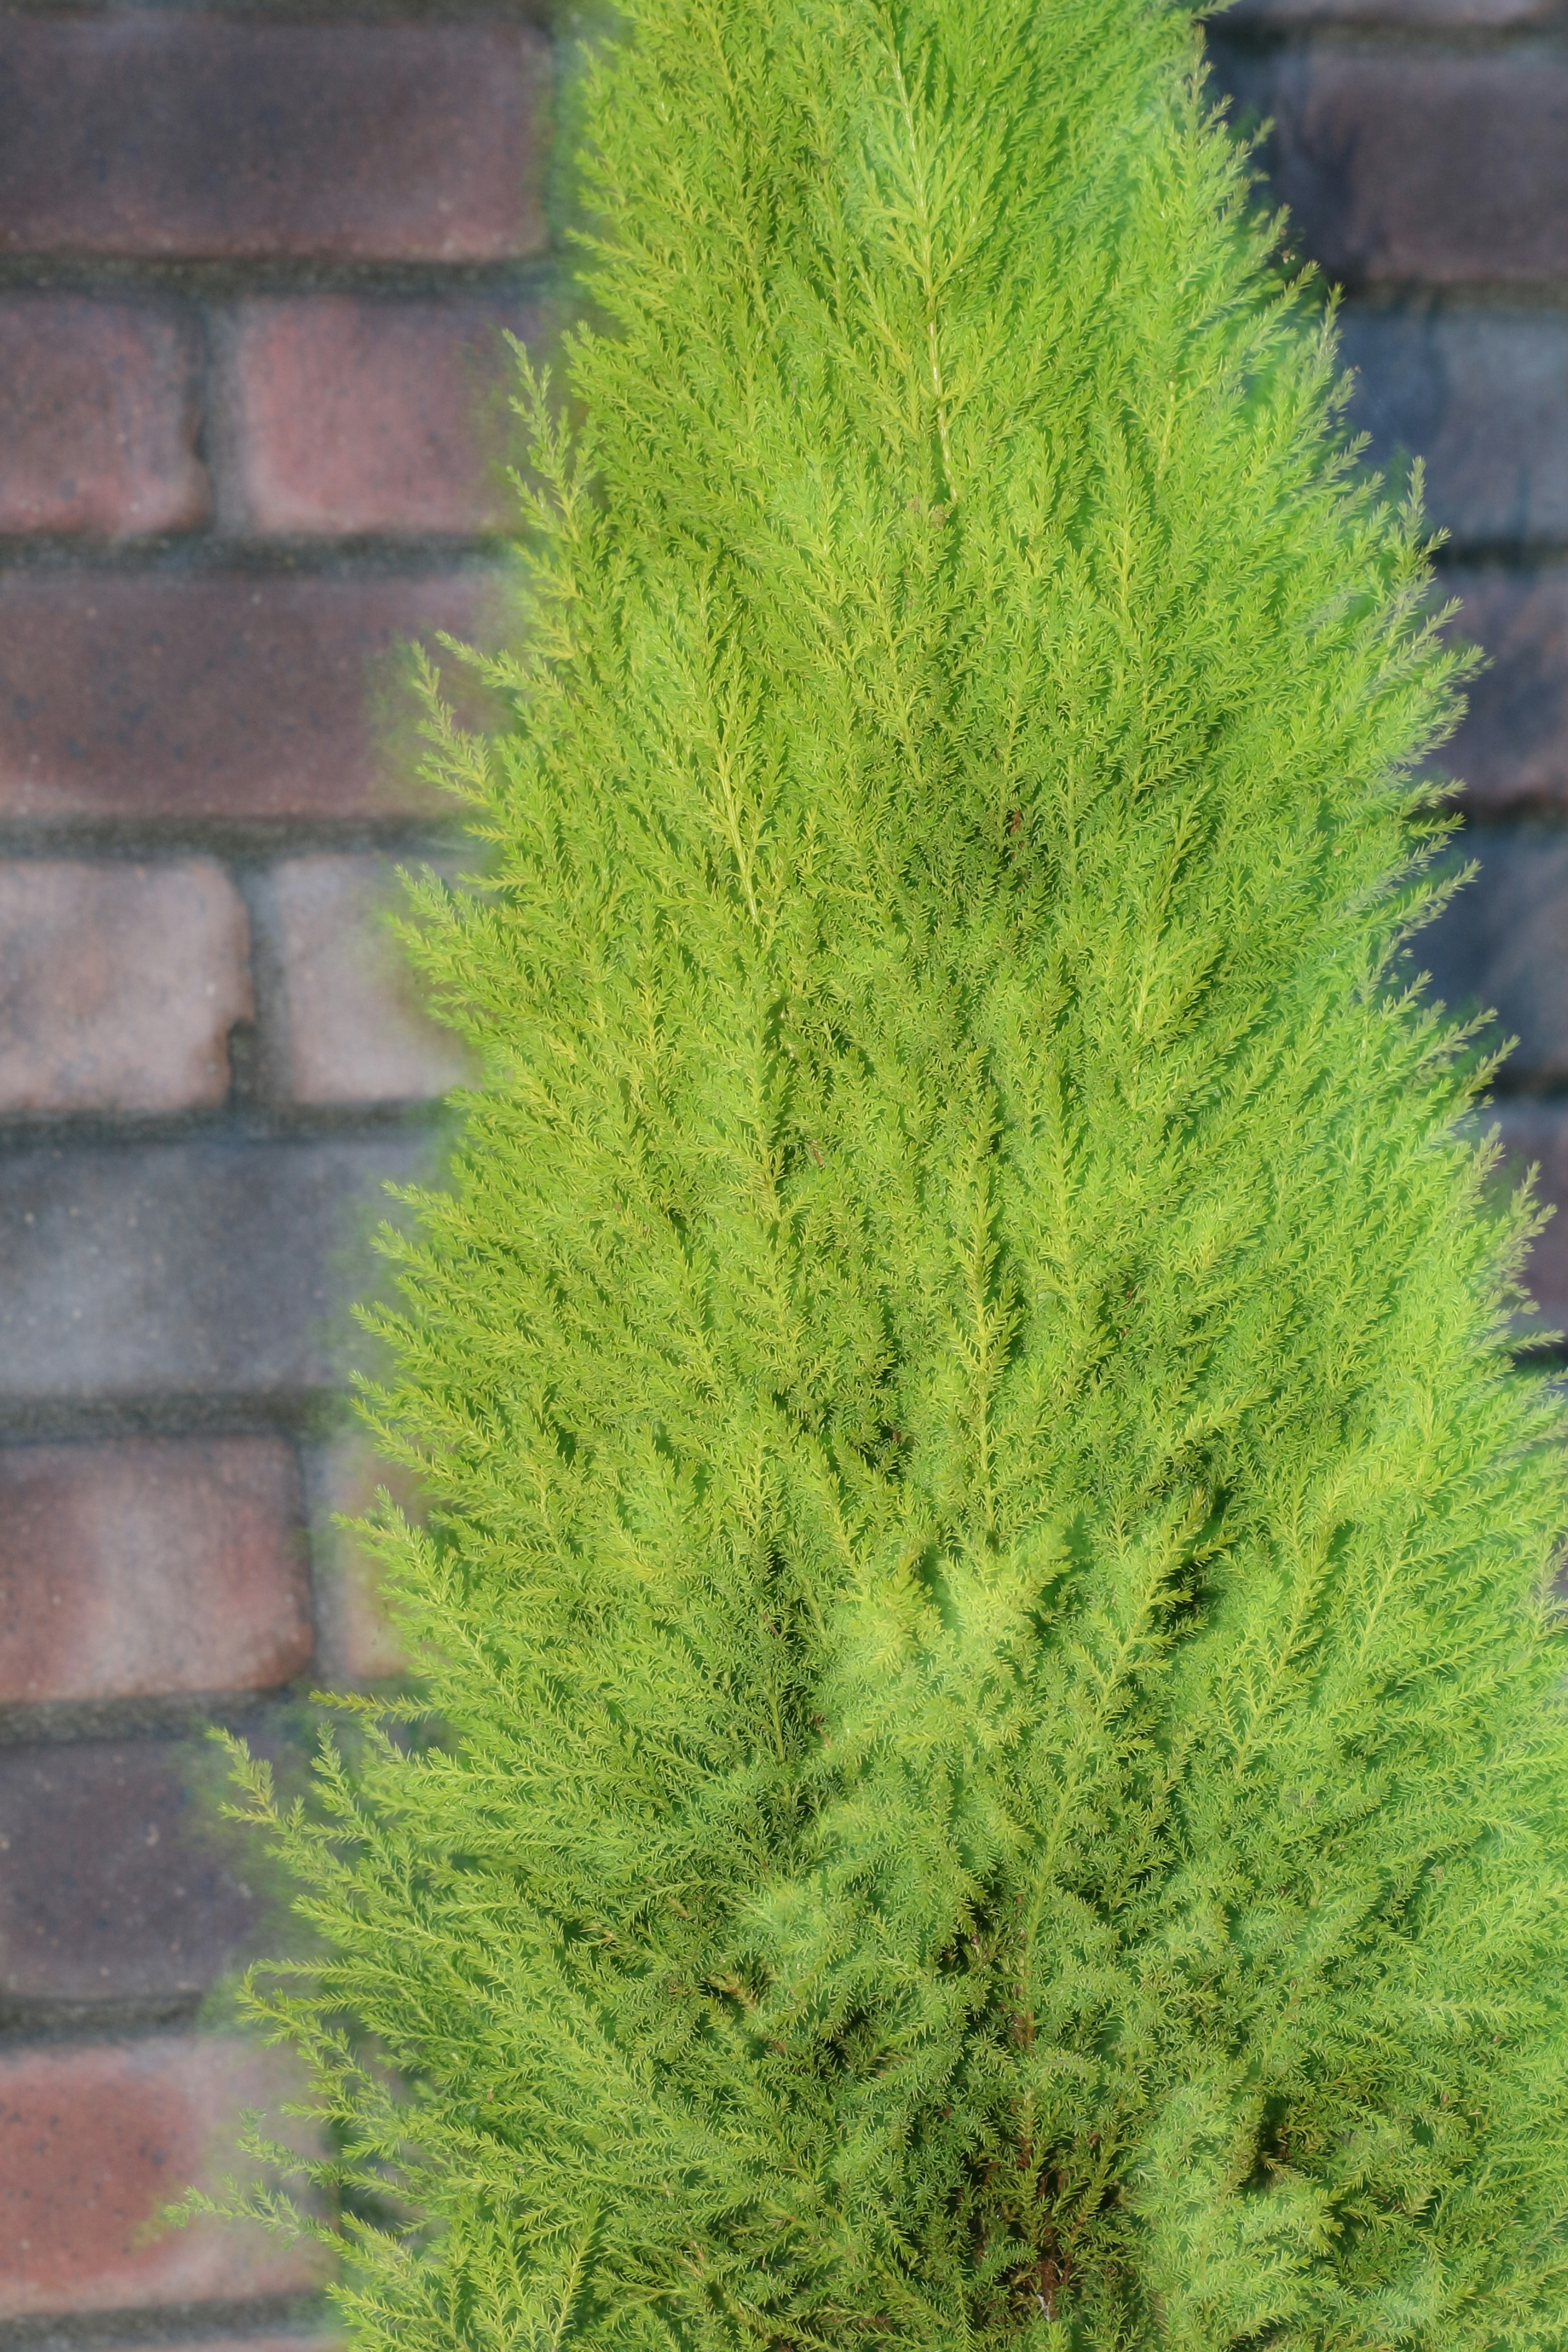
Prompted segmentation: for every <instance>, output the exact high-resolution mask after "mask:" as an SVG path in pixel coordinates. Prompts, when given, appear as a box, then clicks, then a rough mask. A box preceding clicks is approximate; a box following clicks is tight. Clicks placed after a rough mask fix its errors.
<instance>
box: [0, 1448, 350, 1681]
mask: <svg viewBox="0 0 1568 2352" xmlns="http://www.w3.org/2000/svg"><path fill="white" fill-rule="evenodd" d="M300 1522H301V1498H300V1476H299V1468H298V1465H297V1463H296V1460H295V1456H294V1450H293V1448H292V1446H290V1445H289V1444H286V1443H284V1441H283V1440H281V1439H279V1438H272V1437H216V1438H152V1437H149V1438H119V1439H110V1440H107V1441H103V1442H100V1443H96V1444H85V1443H84V1444H58V1445H10V1446H4V1447H0V1705H14V1704H16V1703H18V1702H23V1701H26V1702H38V1701H42V1700H47V1699H103V1698H141V1697H147V1696H153V1695H155V1694H158V1693H173V1692H179V1691H247V1690H267V1689H270V1688H272V1687H275V1686H276V1685H279V1684H280V1683H285V1682H287V1681H289V1679H290V1677H291V1676H293V1675H297V1674H299V1673H300V1672H301V1671H302V1670H303V1668H304V1666H305V1665H306V1664H307V1663H308V1662H309V1659H310V1648H311V1628H310V1590H309V1585H308V1582H307V1579H306V1574H305V1564H304V1558H303V1550H302V1546H301V1542H300V1536H301V1525H300Z"/></svg>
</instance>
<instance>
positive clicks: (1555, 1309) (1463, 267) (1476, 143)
mask: <svg viewBox="0 0 1568 2352" xmlns="http://www.w3.org/2000/svg"><path fill="white" fill-rule="evenodd" d="M1213 47H1214V52H1215V62H1216V66H1217V69H1218V72H1219V74H1220V78H1221V79H1222V81H1223V82H1224V83H1225V85H1226V87H1227V88H1228V89H1229V91H1230V92H1231V94H1232V97H1233V100H1234V102H1235V105H1236V107H1237V110H1239V111H1240V112H1241V113H1242V115H1243V116H1244V117H1248V116H1249V117H1250V118H1251V119H1252V120H1254V121H1258V120H1271V121H1272V122H1273V124H1274V131H1273V135H1272V138H1271V140H1270V142H1269V145H1268V149H1267V151H1266V156H1267V161H1268V165H1269V168H1270V172H1271V175H1272V185H1273V189H1274V192H1275V194H1277V196H1278V197H1279V198H1280V199H1281V200H1282V201H1283V202H1284V203H1285V204H1287V205H1289V207H1290V211H1291V214H1292V215H1293V219H1294V222H1295V229H1296V236H1295V238H1294V242H1295V243H1296V244H1297V246H1298V247H1299V249H1300V250H1301V251H1303V252H1305V253H1307V254H1310V255H1311V256H1312V257H1314V258H1315V259H1317V260H1318V261H1319V262H1320V263H1321V266H1322V268H1323V269H1324V271H1325V273H1326V274H1327V275H1328V277H1329V278H1331V279H1332V280H1334V281H1336V282H1337V283H1339V284H1340V285H1342V287H1343V288H1344V289H1345V292H1346V297H1347V299H1346V305H1345V310H1344V314H1343V315H1344V347H1345V357H1346V359H1347V361H1348V362H1350V363H1351V364H1352V365H1353V366H1354V367H1355V368H1356V370H1357V371H1358V388H1357V396H1356V404H1355V408H1354V412H1353V414H1354V415H1355V418H1356V421H1357V422H1358V424H1359V425H1360V426H1361V427H1362V429H1363V430H1364V431H1365V432H1366V433H1368V434H1369V435H1370V436H1371V440H1372V455H1373V457H1374V458H1376V459H1377V460H1378V461H1380V462H1384V461H1387V460H1388V459H1390V458H1395V459H1396V460H1397V459H1398V458H1399V457H1400V455H1401V453H1409V452H1412V451H1414V452H1418V453H1420V454H1421V455H1422V456H1423V457H1424V458H1425V460H1426V494H1427V506H1428V509H1429V511H1430V513H1431V515H1432V517H1433V520H1435V521H1436V522H1437V523H1438V524H1440V525H1442V526H1443V528H1444V529H1445V530H1447V532H1448V534H1449V539H1448V544H1447V547H1446V549H1445V550H1444V552H1443V557H1442V566H1443V574H1444V579H1445V583H1446V584H1447V587H1448V588H1449V589H1450V590H1451V591H1452V593H1454V594H1455V595H1457V596H1458V597H1459V598H1460V599H1461V600H1462V604H1463V612H1462V614H1461V617H1460V620H1459V623H1458V627H1459V629H1460V631H1461V632H1462V633H1463V634H1464V635H1467V636H1469V637H1471V638H1472V639H1474V640H1476V641H1479V644H1480V645H1481V646H1483V647H1484V648H1485V650H1486V652H1487V654H1488V656H1489V661H1490V667H1489V670H1488V671H1487V672H1486V674H1485V675H1484V676H1483V677H1480V678H1479V680H1478V681H1477V683H1476V684H1475V686H1474V687H1473V688H1472V689H1471V698H1470V699H1471V710H1470V716H1469V718H1468V720H1467V721H1466V724H1465V726H1464V728H1463V730H1462V731H1461V733H1460V735H1459V737H1458V740H1457V741H1456V742H1455V743H1454V744H1453V745H1452V746H1451V747H1449V749H1448V750H1447V751H1445V752H1444V754H1443V755H1442V758H1443V762H1444V765H1445V766H1446V768H1447V772H1450V773H1452V774H1455V775H1458V776H1462V777H1463V778H1464V779H1465V780H1466V782H1467V785H1468V792H1467V795H1466V800H1465V803H1464V806H1465V809H1466V814H1467V835H1466V840H1465V844H1464V846H1465V848H1466V850H1467V852H1468V855H1470V856H1474V857H1476V858H1477V859H1479V863H1480V868H1481V871H1480V875H1479V879H1478V880H1477V881H1476V882H1475V883H1474V884H1472V885H1471V887H1469V888H1468V890H1467V891H1466V892H1464V893H1463V895H1462V896H1461V897H1460V898H1458V900H1457V901H1456V902H1455V904H1454V906H1453V908H1451V910H1450V911H1449V912H1448V913H1447V915H1446V916H1445V917H1444V918H1443V919H1442V921H1441V922H1440V923H1439V924H1438V925H1437V926H1436V928H1435V929H1433V930H1432V931H1430V932H1428V933H1426V935H1425V936H1424V938H1423V939H1422V940H1420V941H1418V943H1417V945H1416V949H1415V961H1416V963H1417V964H1418V965H1419V966H1420V967H1421V968H1423V969H1426V970H1429V971H1431V972H1432V974H1433V976H1434V981H1435V983H1436V988H1437V989H1438V991H1439V992H1440V993H1441V994H1442V995H1443V997H1444V998H1445V1000H1446V1001H1447V1003H1450V1004H1452V1005H1454V1006H1456V1007H1461V1006H1462V1007H1465V1008H1466V1009H1473V1008H1475V1007H1477V1006H1483V1007H1484V1006H1490V1007H1493V1008H1495V1009H1496V1010H1497V1012H1498V1013H1499V1014H1500V1020H1501V1024H1502V1026H1503V1029H1504V1030H1505V1031H1506V1032H1508V1033H1510V1034H1515V1035H1517V1036H1518V1038H1519V1041H1520V1042H1519V1045H1518V1048H1517V1050H1516V1052H1515V1053H1514V1054H1513V1055H1512V1056H1511V1058H1510V1062H1509V1063H1508V1065H1507V1066H1506V1067H1505V1070H1504V1072H1503V1075H1502V1081H1501V1084H1500V1087H1499V1090H1498V1093H1499V1101H1498V1114H1499V1119H1500V1125H1501V1127H1502V1129H1503V1132H1504V1136H1505V1138H1506V1139H1507V1141H1508V1143H1509V1145H1510V1149H1511V1150H1513V1151H1514V1152H1515V1153H1517V1154H1518V1155H1519V1156H1520V1157H1521V1159H1527V1160H1538V1161H1539V1162H1540V1164H1541V1167H1542V1174H1543V1181H1544V1189H1545V1191H1546V1192H1548V1194H1549V1195H1552V1196H1553V1197H1554V1198H1556V1199H1558V1200H1560V1201H1563V1202H1564V1203H1565V1204H1568V1115H1565V1114H1568V1099H1565V1095H1568V12H1565V11H1564V9H1563V6H1562V5H1557V4H1556V0H1240V5H1238V6H1237V8H1236V9H1235V10H1234V11H1233V12H1232V13H1231V14H1230V15H1228V16H1224V17H1221V18H1220V19H1219V20H1218V21H1217V24H1216V26H1215V30H1214V35H1213ZM1532 1283H1533V1287H1534V1289H1535V1291H1536V1294H1537V1297H1538V1298H1539V1300H1540V1302H1541V1305H1542V1308H1543V1311H1544V1313H1545V1314H1546V1316H1547V1318H1549V1319H1550V1320H1551V1321H1552V1323H1554V1324H1558V1325H1563V1324H1568V1215H1562V1216H1559V1217H1558V1218H1556V1219H1555V1220H1554V1222H1553V1223H1552V1224H1551V1225H1550V1226H1549V1227H1548V1228H1547V1231H1546V1234H1545V1235H1544V1237H1543V1238H1542V1241H1541V1242H1540V1243H1539V1244H1538V1245H1537V1248H1536V1252H1535V1256H1534V1260H1533V1265H1532Z"/></svg>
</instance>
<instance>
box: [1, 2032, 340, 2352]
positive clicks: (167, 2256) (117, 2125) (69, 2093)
mask: <svg viewBox="0 0 1568 2352" xmlns="http://www.w3.org/2000/svg"><path fill="white" fill-rule="evenodd" d="M288 2086H289V2074H288V2073H287V2071H286V2069H285V2068H284V2067H283V2066H282V2065H281V2064H280V2063H279V2061H278V2060H277V2059H276V2058H275V2057H274V2056H272V2055H271V2054H269V2053H263V2052H260V2051H258V2050H255V2049H252V2048H250V2047H249V2046H247V2044H245V2043H242V2042H236V2041H233V2040H229V2039H227V2038H221V2039H220V2038H218V2037H216V2036H215V2037H213V2038H211V2039H207V2038H205V2037H198V2036H195V2035H188V2034H170V2035H157V2036H153V2037H150V2038H149V2039H147V2040H144V2041H136V2042H128V2043H124V2044H111V2043H89V2044H86V2045H84V2046H78V2047H76V2048H69V2047H64V2048H62V2047H53V2048H50V2047H40V2048H35V2049H31V2050H21V2051H17V2052H16V2053H14V2054H12V2055H10V2056H7V2057H5V2058H0V2318H6V2319H13V2318H22V2317H25V2316H26V2315H32V2314H38V2315H44V2314H48V2313H54V2312H72V2311H119V2310H132V2309H135V2308H137V2307H144V2306H145V2305H149V2304H162V2303H185V2302H204V2301H205V2302H211V2301H216V2300H218V2299H220V2298H224V2297H227V2296H238V2295H247V2294H294V2293H298V2292H300V2290H302V2289H305V2288H308V2287H310V2286H312V2285H315V2284H318V2283H319V2282H320V2280H321V2276H322V2262H321V2254H320V2252H319V2251H318V2250H317V2249H315V2248H312V2247H310V2246H308V2245H305V2244H301V2243H294V2244H290V2243H289V2242H288V2241H287V2240H284V2239H280V2238H278V2237H275V2236H274V2235H272V2233H271V2232H269V2231H262V2230H259V2229H258V2228H256V2227H254V2226H252V2225H250V2224H243V2223H242V2224H235V2223H230V2222H211V2221H204V2222H200V2223H197V2224H195V2226H193V2227H192V2228H190V2229H188V2230H163V2231H153V2230H150V2229H149V2227H148V2225H149V2224H152V2223H155V2221H156V2219H157V2217H158V2215H159V2214H160V2213H161V2211H162V2210H163V2207H164V2206H165V2205H166V2204H167V2203H168V2201H169V2200H170V2199H172V2198H174V2197H176V2196H178V2195H179V2194H180V2193H181V2191H182V2190H183V2189H185V2188H187V2187H189V2186H191V2185H192V2184H193V2183H196V2182H201V2181H210V2182H213V2183H216V2181H218V2180H221V2179H223V2178H224V2176H225V2174H226V2173H228V2172H236V2171H243V2169H244V2168H243V2167H242V2166H240V2165H238V2164H237V2163H236V2162H235V2160H234V2158H233V2147H234V2141H235V2137H236V2135H237V2130H238V2127H239V2119H240V2116H241V2114H242V2111H243V2110H244V2109H245V2108H247V2107H252V2106H254V2107H261V2108H265V2109H267V2110H268V2111H269V2116H270V2113H272V2112H275V2111H276V2108H277V2105H278V2103H279V2097H280V2096H282V2095H288ZM269 2127H271V2128H275V2131H276V2137H279V2138H280V2139H286V2140H288V2139H292V2138H293V2137H295V2131H296V2130H297V2126H292V2127H291V2126H289V2125H288V2123H287V2122H284V2121H280V2122H279V2124H278V2125H277V2126H270V2120H269Z"/></svg>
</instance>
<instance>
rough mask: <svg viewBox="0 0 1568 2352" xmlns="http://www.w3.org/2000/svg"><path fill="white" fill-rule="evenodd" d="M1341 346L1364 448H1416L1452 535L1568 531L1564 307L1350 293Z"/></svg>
mask: <svg viewBox="0 0 1568 2352" xmlns="http://www.w3.org/2000/svg"><path fill="white" fill-rule="evenodd" d="M1341 348H1342V352H1343V355H1344V359H1345V362H1346V364H1347V365H1348V366H1351V367H1353V368H1354V369H1355V370H1356V373H1357V384H1356V396H1355V404H1354V407H1353V409H1352V416H1353V418H1354V422H1355V423H1356V425H1358V426H1359V427H1360V428H1361V429H1362V430H1363V431H1364V432H1366V433H1368V434H1369V435H1370V436H1371V440H1372V446H1371V448H1370V450H1369V452H1368V456H1369V458H1370V459H1371V461H1372V462H1373V464H1376V465H1384V464H1386V462H1387V461H1388V459H1389V458H1390V457H1391V456H1393V455H1394V452H1395V451H1403V452H1405V454H1406V455H1407V456H1416V457H1421V458H1423V459H1424V460H1425V463H1426V506H1427V511H1428V512H1429V514H1430V515H1431V518H1432V520H1433V521H1434V522H1435V523H1437V524H1439V525H1441V527H1442V528H1443V529H1444V530H1447V531H1448V532H1449V533H1450V534H1451V536H1452V537H1453V539H1454V540H1455V541H1457V542H1458V544H1459V545H1461V546H1463V545H1467V544H1468V545H1469V546H1480V545H1487V544H1491V545H1496V544H1498V543H1500V542H1508V543H1510V544H1515V545H1518V544H1523V543H1528V542H1529V541H1538V542H1541V541H1544V542H1548V543H1556V544H1559V545H1560V544H1561V543H1562V542H1563V540H1564V539H1568V316H1565V315H1564V314H1563V312H1562V311H1561V310H1521V309H1517V308H1511V309H1498V308H1495V307H1493V306H1491V305H1487V306H1481V305H1479V304H1465V305H1462V306H1460V307H1458V308H1448V307H1447V306H1445V305H1442V304H1434V303H1433V302H1432V301H1430V300H1429V299H1426V300H1424V299H1413V300H1410V301H1407V302H1405V303H1402V304H1399V305H1397V306H1394V307H1390V308H1386V309H1384V308H1381V307H1377V308H1370V307H1367V306H1364V305H1361V304H1352V306H1351V307H1350V308H1349V309H1348V310H1347V311H1346V312H1345V315H1344V320H1343V331H1342V345H1341Z"/></svg>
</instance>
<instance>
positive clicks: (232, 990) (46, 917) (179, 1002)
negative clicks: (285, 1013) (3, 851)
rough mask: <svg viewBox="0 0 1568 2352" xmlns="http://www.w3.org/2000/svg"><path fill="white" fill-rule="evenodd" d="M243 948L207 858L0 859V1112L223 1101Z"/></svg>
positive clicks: (243, 1012)
mask: <svg viewBox="0 0 1568 2352" xmlns="http://www.w3.org/2000/svg"><path fill="white" fill-rule="evenodd" d="M248 953H249V938H248V932H247V923H246V915H245V907H244V903H243V901H242V900H241V898H240V897H239V894H238V892H237V890H236V889H235V887H234V885H233V883H232V882H231V881H230V880H229V878H228V877H227V875H226V874H225V872H224V870H223V868H222V867H221V866H216V865H215V864H214V863H213V861H212V860H211V859H210V858H206V857H193V858H184V859H182V860H181V861H180V862H179V863H177V864H171V865H167V866H162V865H160V866H131V865H124V864H114V865H108V864H96V865H89V864H88V863H85V862H79V861H75V860H66V859H58V860H57V859H51V858H36V859H34V858H29V859H26V860H22V861H19V862H16V863H13V864H10V865H0V1112H11V1113H13V1114H14V1113H16V1112H18V1111H65V1110H74V1111H85V1110H142V1111H155V1110H184V1109H189V1108H193V1107H194V1106H195V1105H197V1104H201V1103H218V1102H222V1101H223V1099H224V1097H225V1096H226V1094H227V1092H228V1083H229V1072H228V1033H229V1030H230V1028H231V1027H232V1026H233V1024H234V1023H235V1022H237V1021H244V1020H247V1019H248V1018H249V1017H250V1015H251V1014H252V1013H254V1011H255V1003H254V1000H253V998H252V994H251V987H250V973H249V967H248V961H247V958H248Z"/></svg>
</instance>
